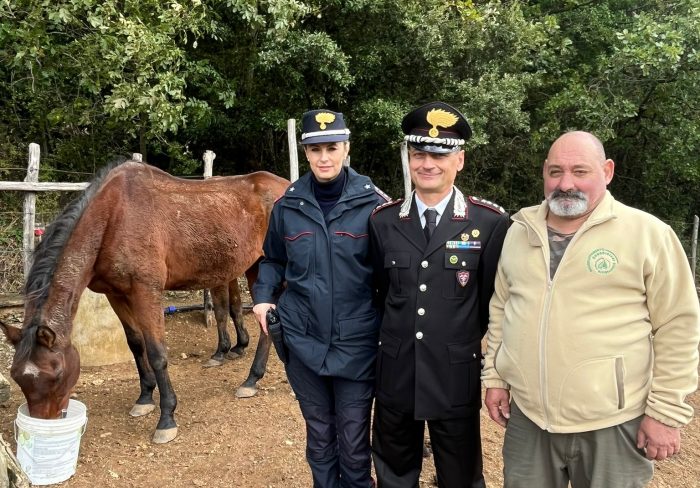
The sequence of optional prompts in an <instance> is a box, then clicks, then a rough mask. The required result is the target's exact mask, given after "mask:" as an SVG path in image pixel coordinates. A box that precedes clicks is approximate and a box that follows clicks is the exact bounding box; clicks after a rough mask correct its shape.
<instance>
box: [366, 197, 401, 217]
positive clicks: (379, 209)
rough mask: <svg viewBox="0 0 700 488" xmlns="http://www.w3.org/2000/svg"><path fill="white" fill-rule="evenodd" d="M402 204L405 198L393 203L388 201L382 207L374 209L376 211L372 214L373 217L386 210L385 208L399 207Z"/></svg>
mask: <svg viewBox="0 0 700 488" xmlns="http://www.w3.org/2000/svg"><path fill="white" fill-rule="evenodd" d="M401 202H403V198H399V199H398V200H393V201H388V202H386V203H382V204H381V205H379V206H378V207H377V208H375V209H374V211H373V212H372V215H374V214H376V213H377V212H380V211H382V210H384V209H385V208H389V207H393V206H394V205H397V204H399V203H401Z"/></svg>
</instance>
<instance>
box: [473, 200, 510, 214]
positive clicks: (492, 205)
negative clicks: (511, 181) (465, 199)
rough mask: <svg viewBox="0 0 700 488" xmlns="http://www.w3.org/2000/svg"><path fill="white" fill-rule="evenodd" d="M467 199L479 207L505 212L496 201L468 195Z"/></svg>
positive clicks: (500, 212)
mask: <svg viewBox="0 0 700 488" xmlns="http://www.w3.org/2000/svg"><path fill="white" fill-rule="evenodd" d="M469 201H470V202H472V203H473V204H474V205H479V206H480V207H484V208H488V209H489V210H492V211H494V212H496V213H499V214H504V213H506V211H505V209H504V208H503V207H501V206H500V205H498V204H497V203H493V202H491V201H489V200H484V199H483V198H479V197H474V196H470V197H469Z"/></svg>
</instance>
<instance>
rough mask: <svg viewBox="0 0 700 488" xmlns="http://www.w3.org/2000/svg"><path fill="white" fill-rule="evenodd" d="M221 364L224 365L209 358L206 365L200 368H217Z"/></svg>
mask: <svg viewBox="0 0 700 488" xmlns="http://www.w3.org/2000/svg"><path fill="white" fill-rule="evenodd" d="M222 364H224V362H223V361H220V360H218V359H214V358H211V359H210V360H209V361H207V362H206V363H204V364H203V365H202V367H203V368H216V367H217V366H221V365H222Z"/></svg>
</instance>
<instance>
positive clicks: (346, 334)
mask: <svg viewBox="0 0 700 488" xmlns="http://www.w3.org/2000/svg"><path fill="white" fill-rule="evenodd" d="M338 329H339V335H340V340H341V341H346V340H349V339H356V338H359V337H368V336H373V335H376V333H377V330H378V329H379V324H378V323H377V314H376V313H375V312H372V313H369V314H365V315H360V316H358V317H350V318H347V319H340V320H338Z"/></svg>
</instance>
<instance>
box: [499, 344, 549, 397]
mask: <svg viewBox="0 0 700 488" xmlns="http://www.w3.org/2000/svg"><path fill="white" fill-rule="evenodd" d="M494 368H495V369H496V372H497V373H498V376H500V377H501V379H502V380H503V381H505V382H506V383H508V385H509V386H510V389H511V391H512V392H513V395H515V396H517V397H518V404H521V407H523V408H527V409H532V408H539V407H537V406H536V403H535V402H537V401H539V400H537V393H536V392H535V391H534V390H533V389H531V388H530V386H529V385H528V383H527V380H526V379H525V375H524V374H523V372H522V370H521V369H520V367H519V366H518V362H517V361H516V360H515V359H514V358H513V357H512V356H511V354H510V351H509V350H508V348H507V347H506V344H505V343H504V342H502V343H501V345H500V346H499V347H498V349H497V350H496V356H495V358H494Z"/></svg>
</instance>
